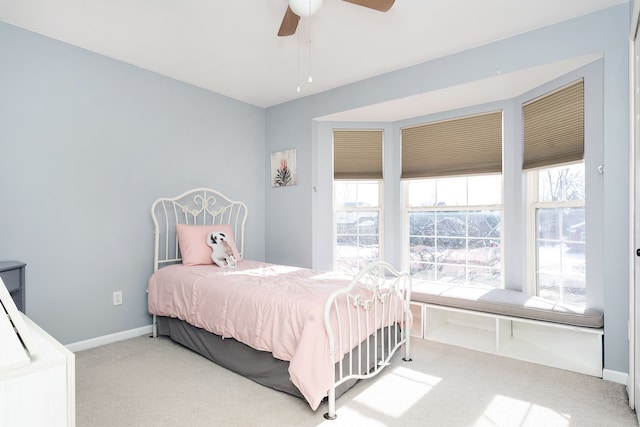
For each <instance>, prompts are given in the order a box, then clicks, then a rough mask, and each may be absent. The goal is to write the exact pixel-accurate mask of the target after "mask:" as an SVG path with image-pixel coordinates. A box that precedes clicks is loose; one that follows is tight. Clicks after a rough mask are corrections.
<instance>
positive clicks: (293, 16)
mask: <svg viewBox="0 0 640 427" xmlns="http://www.w3.org/2000/svg"><path fill="white" fill-rule="evenodd" d="M343 1H346V2H348V3H353V4H357V5H358V6H363V7H367V8H369V9H374V10H379V11H380V12H386V11H388V10H389V9H391V6H393V3H395V0H343ZM321 5H322V0H289V5H288V6H287V11H286V12H285V13H284V18H282V24H280V30H279V31H278V36H280V37H283V36H291V35H293V34H295V32H296V29H297V28H298V21H300V17H301V16H311V15H313V14H314V13H315V12H316V11H317V10H318V9H319V8H320V6H321Z"/></svg>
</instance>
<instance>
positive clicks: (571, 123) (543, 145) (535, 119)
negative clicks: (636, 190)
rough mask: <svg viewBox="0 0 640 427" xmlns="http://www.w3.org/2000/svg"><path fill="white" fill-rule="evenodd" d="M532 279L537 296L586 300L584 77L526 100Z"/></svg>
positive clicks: (575, 301) (582, 302)
mask: <svg viewBox="0 0 640 427" xmlns="http://www.w3.org/2000/svg"><path fill="white" fill-rule="evenodd" d="M523 119H524V159H523V166H522V167H523V170H524V171H525V172H526V181H527V186H528V192H527V201H528V206H529V208H528V210H527V214H528V216H527V223H528V233H527V242H528V249H527V252H528V254H529V256H528V257H527V259H528V262H529V265H528V266H527V269H528V272H529V273H528V282H529V283H530V284H531V285H530V287H534V288H535V289H534V291H535V293H536V295H539V296H542V297H544V298H548V299H551V300H554V301H558V302H564V303H572V304H576V305H582V306H584V305H586V291H587V289H586V263H585V250H586V221H585V219H586V217H585V194H586V191H585V190H586V189H585V174H584V171H585V169H584V81H583V80H582V79H580V80H578V81H576V82H573V83H571V84H569V85H566V86H564V87H561V88H558V89H556V90H554V91H552V92H549V93H547V94H544V95H542V96H540V97H538V98H535V99H533V100H531V101H529V102H527V103H525V104H524V105H523Z"/></svg>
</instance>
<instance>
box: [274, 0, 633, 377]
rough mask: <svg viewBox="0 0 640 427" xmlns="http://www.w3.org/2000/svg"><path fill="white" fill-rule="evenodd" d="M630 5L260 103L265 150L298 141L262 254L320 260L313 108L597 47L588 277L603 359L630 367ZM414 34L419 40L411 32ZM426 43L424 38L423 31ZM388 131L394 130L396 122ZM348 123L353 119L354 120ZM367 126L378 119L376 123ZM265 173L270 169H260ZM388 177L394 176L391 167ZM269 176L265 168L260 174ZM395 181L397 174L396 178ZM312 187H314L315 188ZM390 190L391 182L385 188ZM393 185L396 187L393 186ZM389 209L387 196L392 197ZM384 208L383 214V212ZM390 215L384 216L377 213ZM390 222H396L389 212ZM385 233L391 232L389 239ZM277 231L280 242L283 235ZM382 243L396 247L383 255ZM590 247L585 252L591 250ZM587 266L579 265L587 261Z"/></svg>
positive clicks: (350, 105)
mask: <svg viewBox="0 0 640 427" xmlns="http://www.w3.org/2000/svg"><path fill="white" fill-rule="evenodd" d="M629 19H630V18H629V6H628V5H627V4H622V5H619V6H616V7H613V8H610V9H607V10H604V11H600V12H596V13H593V14H590V15H586V16H583V17H579V18H576V19H573V20H570V21H566V22H562V23H559V24H556V25H552V26H549V27H546V28H543V29H540V30H537V31H532V32H528V33H525V34H522V35H519V36H516V37H512V38H508V39H505V40H501V41H499V42H496V43H491V44H488V45H484V46H481V47H478V48H475V49H471V50H467V51H464V52H460V53H457V54H454V55H451V56H448V57H444V58H440V59H436V60H433V61H429V62H425V63H423V64H419V65H416V66H413V67H409V68H406V69H403V70H400V71H396V72H393V73H388V74H385V75H381V76H378V77H374V78H371V79H367V80H363V81H360V82H357V83H354V84H351V85H348V86H344V87H341V88H339V89H336V90H332V91H329V92H325V93H322V94H319V95H315V96H309V97H305V98H301V99H299V100H296V101H292V102H288V103H285V104H282V105H278V106H274V107H271V108H268V109H267V121H266V124H267V130H266V149H267V152H273V151H279V150H282V149H289V148H296V149H297V154H298V159H297V164H298V173H299V176H298V179H299V185H298V186H297V187H287V188H271V187H270V186H268V185H267V187H266V228H265V229H266V243H265V244H266V254H267V261H271V262H278V263H283V262H284V263H289V264H294V265H298V266H303V267H308V266H313V267H319V268H326V267H327V262H326V257H325V256H324V255H323V254H324V253H325V252H326V249H327V247H328V246H327V241H330V240H331V236H332V230H331V228H330V225H331V222H330V221H328V219H330V218H331V215H332V211H331V185H330V179H331V178H330V172H327V171H330V167H327V166H326V163H327V162H330V161H331V156H330V155H327V152H328V150H327V147H326V144H330V143H331V140H330V138H327V135H328V134H330V124H327V123H322V122H320V123H319V122H317V121H316V120H314V119H315V118H319V117H322V116H324V115H328V114H333V113H337V112H341V111H347V110H350V109H354V108H359V107H364V106H367V105H371V104H376V103H380V102H384V101H389V100H393V99H399V98H402V97H406V96H411V95H416V94H419V93H423V92H429V91H432V90H438V89H442V88H447V87H450V86H455V85H459V84H463V83H466V82H473V81H477V80H482V79H485V78H489V77H491V76H494V75H496V73H497V72H498V70H499V71H500V72H502V73H505V74H506V73H510V72H515V71H519V70H525V69H529V68H531V67H535V66H539V65H543V64H549V63H553V62H556V61H561V60H564V59H568V58H574V57H580V56H583V55H593V54H595V55H602V56H603V57H604V60H603V67H604V71H603V74H602V75H603V82H602V84H603V87H604V93H603V100H602V105H603V109H602V115H603V118H602V123H603V126H602V127H601V128H600V127H598V126H596V127H595V128H594V129H595V131H596V132H600V135H587V138H600V139H603V146H604V148H603V154H602V157H603V158H604V163H605V170H606V172H605V174H604V176H603V178H602V179H603V182H602V183H601V184H598V185H602V187H603V193H604V203H603V206H604V207H603V209H602V212H601V213H600V212H597V213H596V214H597V215H598V216H601V217H602V218H603V220H602V221H601V222H602V223H604V224H605V225H604V227H605V230H601V232H600V233H599V234H600V237H598V240H600V241H601V242H602V252H601V254H602V256H603V262H602V268H601V270H602V271H601V272H598V274H597V276H600V277H604V278H603V282H604V283H603V284H599V285H596V286H595V288H596V292H597V293H599V292H601V291H602V292H603V293H604V296H603V297H600V298H599V300H600V303H602V306H603V307H604V312H605V319H606V321H605V368H606V369H609V370H613V371H618V372H628V342H627V319H628V284H629V274H628V271H629V259H628V258H629V257H628V254H627V249H628V244H629V233H630V230H629V221H628V212H629V200H630V198H629V161H628V152H629V118H628V116H629V101H628V95H629V88H628V80H629V77H628V67H629V65H628V34H629ZM416 42H420V41H416ZM424 42H425V43H432V42H433V41H432V40H426V41H424ZM391 125H392V129H394V130H393V131H392V134H393V135H394V138H398V137H399V136H398V135H397V133H398V132H397V127H395V126H393V125H394V124H391ZM354 126H355V127H358V126H361V124H355V125H354ZM372 126H373V127H378V128H379V127H382V126H385V124H381V123H375V124H373V125H372ZM391 155H392V156H394V157H393V158H392V159H385V167H386V166H387V165H388V164H389V163H390V164H391V165H394V164H395V165H396V167H397V165H398V164H399V163H398V162H399V160H398V159H397V157H398V156H397V153H395V154H394V153H392V154H391ZM266 173H268V171H267V172H266ZM391 180H392V182H394V183H399V181H398V180H397V176H395V175H394V176H392V177H391ZM266 181H267V182H268V178H266ZM394 185H395V184H394ZM393 187H394V186H390V185H386V186H385V209H388V206H387V205H386V203H387V202H388V200H391V201H392V204H393V203H395V204H396V212H395V213H393V214H392V215H395V216H396V218H397V215H399V214H400V213H401V212H400V211H398V210H399V209H400V206H401V205H400V203H399V201H400V200H401V199H400V196H399V194H398V193H397V192H398V190H399V189H398V187H399V186H398V185H395V187H396V190H393ZM314 188H315V191H314ZM389 191H392V193H391V194H389ZM393 191H395V193H393ZM392 209H393V206H392ZM385 215H389V213H388V212H385ZM385 223H386V224H388V222H385ZM395 223H396V224H400V223H401V222H400V221H398V220H397V219H396V220H395ZM400 233H401V230H399V229H395V230H392V231H389V230H386V231H385V238H386V239H389V236H392V237H391V241H390V242H387V243H388V244H389V245H390V246H387V247H386V251H387V252H385V256H386V257H387V259H390V260H391V261H392V262H394V263H396V264H397V263H398V262H399V259H398V256H399V255H398V254H397V253H396V252H398V248H399V242H398V239H397V236H400ZM393 236H395V237H396V238H395V239H394V238H393ZM283 241H284V242H286V244H283ZM389 250H392V251H394V254H393V255H390V254H389V253H388V252H389ZM589 256H590V255H588V257H589ZM588 269H589V266H587V270H588Z"/></svg>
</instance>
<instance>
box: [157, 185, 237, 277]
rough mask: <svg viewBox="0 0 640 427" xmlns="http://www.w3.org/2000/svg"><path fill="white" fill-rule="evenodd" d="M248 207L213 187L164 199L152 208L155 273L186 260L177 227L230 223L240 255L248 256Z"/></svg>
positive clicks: (197, 189) (159, 200)
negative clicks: (245, 246)
mask: <svg viewBox="0 0 640 427" xmlns="http://www.w3.org/2000/svg"><path fill="white" fill-rule="evenodd" d="M247 214H248V211H247V206H246V205H245V204H244V203H242V202H238V201H235V200H231V199H229V198H228V197H227V196H225V195H224V194H222V193H220V192H218V191H215V190H211V189H209V188H196V189H194V190H189V191H187V192H185V193H182V194H180V195H179V196H176V197H163V198H160V199H158V200H156V201H155V202H153V205H151V217H152V218H153V225H154V227H155V230H154V234H155V244H154V255H153V271H157V270H158V268H160V267H162V266H163V265H165V264H175V263H178V262H181V261H182V258H181V255H180V248H179V247H178V236H177V234H176V224H190V225H214V224H229V225H230V226H231V229H232V231H233V236H234V239H235V241H236V247H237V248H238V253H239V254H240V256H241V257H242V255H243V253H244V226H245V222H246V221H247Z"/></svg>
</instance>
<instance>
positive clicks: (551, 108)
mask: <svg viewBox="0 0 640 427" xmlns="http://www.w3.org/2000/svg"><path fill="white" fill-rule="evenodd" d="M522 114H523V122H524V123H523V126H524V160H523V163H522V168H523V169H533V168H539V167H544V166H550V165H554V164H559V163H566V162H571V161H576V160H581V159H583V158H584V80H582V79H581V80H579V81H577V82H574V83H571V84H569V85H567V86H565V87H562V88H560V89H558V90H555V91H553V92H550V93H547V94H545V95H542V96H540V97H538V98H536V99H533V100H531V101H529V102H526V103H524V104H523V106H522Z"/></svg>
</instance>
